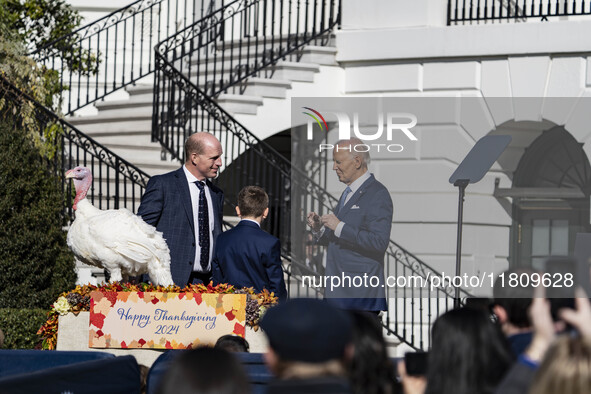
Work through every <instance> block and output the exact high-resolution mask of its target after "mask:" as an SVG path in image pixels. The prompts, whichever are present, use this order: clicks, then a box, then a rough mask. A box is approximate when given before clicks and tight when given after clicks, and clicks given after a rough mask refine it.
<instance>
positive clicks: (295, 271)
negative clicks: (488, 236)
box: [0, 0, 467, 349]
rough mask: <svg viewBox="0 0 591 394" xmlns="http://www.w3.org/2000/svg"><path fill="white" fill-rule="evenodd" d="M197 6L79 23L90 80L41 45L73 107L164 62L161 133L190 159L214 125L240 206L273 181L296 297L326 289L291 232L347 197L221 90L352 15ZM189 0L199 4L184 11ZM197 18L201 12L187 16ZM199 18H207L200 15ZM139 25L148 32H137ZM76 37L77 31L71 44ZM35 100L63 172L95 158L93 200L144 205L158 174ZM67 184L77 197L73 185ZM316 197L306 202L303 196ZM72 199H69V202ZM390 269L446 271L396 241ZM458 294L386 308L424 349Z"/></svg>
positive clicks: (401, 333)
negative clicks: (195, 136) (298, 163)
mask: <svg viewBox="0 0 591 394" xmlns="http://www.w3.org/2000/svg"><path fill="white" fill-rule="evenodd" d="M191 4H192V3H190V2H187V1H184V2H183V1H182V0H178V1H173V0H162V1H158V0H154V1H151V2H148V1H137V2H135V3H133V4H131V5H130V6H127V7H125V8H123V9H121V10H119V11H116V12H115V13H113V14H111V15H109V16H108V17H105V18H103V19H101V20H99V21H97V22H95V23H93V24H91V25H89V26H86V27H84V28H82V29H79V30H78V31H77V32H75V34H77V35H78V36H77V40H74V41H75V42H76V43H77V44H76V45H78V47H77V51H76V53H83V52H84V51H85V50H86V51H88V52H90V53H94V54H95V55H96V59H94V58H93V57H89V58H88V59H90V60H87V61H89V62H93V64H87V69H96V70H97V73H96V74H94V75H92V76H90V77H80V78H77V77H76V73H75V72H73V71H71V69H70V68H69V65H68V62H67V61H66V60H64V59H62V58H61V57H60V54H59V51H58V50H54V49H52V48H54V47H58V46H59V42H54V43H53V47H52V46H51V45H50V46H48V47H46V48H43V49H42V50H39V51H36V52H35V56H36V57H37V59H38V60H40V62H42V63H43V64H45V65H46V66H47V67H50V68H53V69H56V70H58V72H59V74H60V78H61V79H60V80H61V83H62V85H63V87H65V88H67V90H65V93H64V97H63V98H64V102H65V112H66V113H72V112H73V111H76V110H77V109H80V108H82V107H84V106H86V105H88V104H91V103H93V102H95V101H97V100H99V99H102V98H104V97H105V96H106V95H108V94H110V93H112V92H114V91H116V90H118V89H121V88H123V87H125V86H127V85H129V84H131V83H133V82H135V81H137V80H138V79H139V78H142V77H144V76H146V75H148V74H150V73H151V72H152V71H153V70H154V71H155V77H154V78H155V86H154V113H153V130H152V131H153V138H154V139H155V140H158V141H160V142H161V143H162V144H163V146H164V147H165V148H166V149H167V150H168V151H169V152H171V154H172V155H173V157H176V158H177V159H179V160H181V158H182V157H183V152H182V145H183V142H184V140H185V138H186V137H188V136H189V135H190V134H192V133H194V132H196V131H209V132H211V133H212V134H214V135H215V136H216V137H217V138H218V139H219V140H220V141H221V142H222V145H223V148H224V157H223V160H224V165H225V166H226V168H225V170H224V171H223V172H222V173H221V174H220V177H219V179H218V180H217V182H218V183H219V184H220V186H222V188H223V189H224V190H225V194H226V197H227V198H226V200H227V202H228V203H229V204H228V207H231V205H232V202H234V201H235V195H236V194H237V192H238V191H239V189H240V188H241V187H242V186H244V185H247V184H259V185H261V186H263V187H264V188H265V189H266V190H267V191H268V193H269V196H270V207H271V214H270V218H269V220H268V221H267V222H266V224H265V225H266V228H267V230H268V231H269V232H271V233H273V234H275V235H276V236H278V237H279V238H280V239H281V242H282V246H283V251H282V252H283V253H282V254H283V256H284V258H286V259H287V260H288V261H289V263H288V264H287V265H286V266H285V270H286V273H287V275H288V276H289V278H290V281H289V282H290V283H291V285H290V296H303V295H306V296H310V295H312V296H318V294H319V292H321V291H322V289H310V288H304V287H302V286H301V281H302V275H317V274H318V272H317V271H315V270H312V269H310V268H309V267H307V266H306V264H305V263H304V254H303V253H302V250H301V247H302V245H291V239H290V234H291V232H292V231H302V229H301V227H298V226H299V224H301V223H303V221H302V215H303V214H305V212H307V210H308V209H314V210H317V211H318V212H322V211H326V210H328V209H331V207H333V206H334V205H335V204H336V199H335V198H334V197H333V196H331V195H330V194H329V193H328V192H326V190H325V189H324V188H323V187H321V186H320V185H318V184H317V183H315V182H314V181H313V180H311V179H310V178H308V177H307V176H306V175H305V174H304V173H303V172H302V171H298V169H293V168H292V167H291V164H290V162H289V159H288V158H286V157H285V156H283V155H282V154H280V153H279V152H277V151H276V150H275V149H273V148H272V147H270V146H269V145H268V144H266V143H265V142H264V141H261V140H260V139H258V138H257V137H256V136H255V135H254V134H253V133H251V132H250V131H249V130H247V129H246V128H244V126H242V125H241V124H240V123H239V122H237V121H236V120H235V119H234V118H233V117H232V116H231V115H229V114H228V113H227V112H226V111H224V110H223V109H222V108H221V107H220V106H219V105H218V104H217V103H216V101H215V97H216V96H217V95H219V94H220V93H223V92H227V91H228V90H229V89H232V90H234V89H236V88H237V87H238V88H240V84H241V82H244V81H245V79H247V78H249V77H253V76H269V74H272V73H273V70H274V66H275V65H276V64H277V62H278V61H280V60H282V59H284V58H286V57H287V56H291V55H294V54H296V55H297V53H298V50H299V49H301V48H302V47H303V46H304V45H306V44H309V43H316V42H321V43H324V42H326V41H327V40H328V37H329V36H330V33H331V31H332V29H334V27H335V26H336V25H337V24H338V22H339V20H340V1H335V0H331V1H322V0H305V1H304V0H284V1H280V0H275V1H272V0H250V1H249V0H241V1H232V2H228V4H225V2H224V1H221V5H220V8H219V9H217V10H213V9H212V8H211V9H207V10H205V11H201V12H197V11H196V10H197V8H196V9H195V10H194V11H191V10H192V8H191ZM202 4H203V2H202ZM211 4H214V2H211ZM217 4H220V2H217ZM183 6H184V7H185V10H187V9H189V11H183V12H179V13H177V11H178V10H181V9H182V8H183ZM201 9H202V10H203V9H204V7H201ZM199 13H200V14H201V15H199ZM181 14H182V15H183V16H182V22H179V19H178V16H179V15H181ZM188 15H191V18H189V19H187V17H188ZM198 16H199V18H198ZM196 19H199V20H198V21H197V22H194V21H195V20H196ZM189 21H191V22H194V23H189ZM179 23H180V26H179V25H178V24H179ZM93 26H94V27H93ZM138 26H139V27H138ZM164 26H166V27H164ZM185 26H186V27H185ZM179 28H182V29H180V31H179ZM138 29H139V30H140V31H141V32H142V33H143V34H137V33H136V30H138ZM177 31H178V33H177ZM172 33H175V34H174V35H172ZM164 37H167V38H166V39H165V40H164V41H162V42H161V43H160V44H158V46H157V48H156V51H155V52H152V51H151V50H150V48H151V46H152V45H153V44H154V43H155V42H157V41H159V40H160V39H162V38H164ZM71 41H72V39H71V37H70V38H69V41H68V42H71ZM0 89H2V94H4V95H5V96H6V97H9V96H10V97H11V100H12V101H13V102H14V103H15V104H14V105H16V106H18V105H20V104H19V103H22V100H26V101H30V99H29V98H27V97H25V96H23V95H22V94H20V93H19V91H18V90H14V89H15V88H14V87H13V86H12V85H10V84H9V83H8V82H7V81H4V80H1V81H0ZM19 100H20V101H19ZM33 105H34V106H35V108H36V113H38V115H37V118H38V128H39V130H40V131H42V130H43V129H44V128H46V127H48V125H50V124H57V125H59V127H60V128H61V129H63V134H61V135H62V137H60V138H62V140H61V142H60V144H59V145H60V148H61V149H60V155H59V158H55V159H54V163H53V166H54V168H55V171H56V173H58V174H62V176H61V179H62V180H63V171H64V169H66V168H68V167H71V166H73V165H78V164H82V165H87V166H90V167H91V169H92V171H93V173H94V174H95V179H97V178H98V179H97V181H95V186H94V187H93V189H91V193H90V194H89V197H90V199H91V201H93V203H94V204H95V205H97V206H99V207H100V208H103V209H104V208H117V207H129V208H130V209H131V210H133V211H135V209H136V206H135V205H134V204H135V203H136V197H137V196H138V195H141V193H142V192H143V189H144V187H145V185H146V183H147V175H146V174H145V173H143V172H141V170H139V169H137V168H135V167H134V166H133V165H131V164H129V163H127V162H126V161H124V160H122V159H120V158H118V157H117V156H116V155H114V154H113V153H112V152H110V151H109V150H108V149H106V148H103V147H102V146H100V144H98V143H96V142H95V141H94V140H92V139H91V138H89V137H86V136H85V135H84V134H83V133H81V132H79V131H78V130H77V129H76V128H75V127H73V126H71V125H70V124H68V123H67V122H65V121H63V120H61V119H59V118H58V117H57V116H56V115H55V114H53V113H52V112H51V111H49V110H47V109H45V108H44V107H41V106H39V105H38V104H36V103H34V104H33ZM97 174H99V175H97ZM121 177H123V179H124V181H123V182H124V184H125V182H127V183H128V184H129V185H130V186H129V187H130V188H129V189H128V188H127V186H126V187H123V188H122V187H121V186H115V185H120V184H121ZM114 179H117V180H118V182H115V181H114ZM64 187H65V189H66V192H67V195H68V196H69V198H71V192H70V189H68V188H69V187H70V185H69V184H64ZM125 193H127V195H126V194H125ZM304 194H306V195H307V197H306V199H305V201H303V200H298V199H297V198H296V199H294V198H293V196H294V195H304ZM70 206H71V201H68V203H67V208H68V209H69V208H70ZM228 207H227V208H228ZM385 267H386V275H394V276H396V275H419V276H421V277H423V278H426V277H429V276H430V275H431V276H440V274H439V273H437V272H436V271H434V270H433V269H432V268H431V267H429V266H428V265H427V264H425V263H423V262H422V261H420V260H419V259H418V258H417V257H415V256H413V255H412V254H411V253H409V252H408V251H406V250H404V249H403V248H401V247H400V246H399V245H397V244H396V243H394V242H392V241H391V242H390V245H389V248H388V251H387V253H386V261H385ZM463 294H464V295H467V293H463ZM453 296H454V293H453V289H451V288H449V287H445V286H438V287H434V288H431V287H426V288H416V289H415V288H412V287H411V288H408V289H406V288H405V289H397V288H388V289H387V297H388V299H389V300H390V302H395V303H396V305H391V306H390V308H389V311H388V313H387V314H386V316H385V325H386V328H387V329H388V332H389V333H391V334H393V335H395V336H397V337H398V338H399V339H400V340H401V341H403V342H405V343H407V344H408V345H410V346H411V347H413V348H416V349H419V348H424V347H425V343H426V338H425V337H424V335H425V333H426V332H427V331H428V327H429V326H430V324H431V323H432V322H433V320H434V319H435V318H436V317H437V316H438V315H439V314H440V313H441V312H443V311H444V310H447V309H448V308H450V307H451V306H452V305H453Z"/></svg>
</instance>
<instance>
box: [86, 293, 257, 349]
mask: <svg viewBox="0 0 591 394" xmlns="http://www.w3.org/2000/svg"><path fill="white" fill-rule="evenodd" d="M245 324H246V295H245V294H199V293H157V292H107V293H103V292H100V291H96V292H93V293H92V294H91V303H90V328H89V347H93V348H148V349H187V348H195V347H196V346H198V345H202V344H213V343H215V341H216V340H217V339H218V338H219V337H220V336H222V335H226V334H235V335H240V336H242V337H244V334H245Z"/></svg>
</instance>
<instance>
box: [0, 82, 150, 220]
mask: <svg viewBox="0 0 591 394" xmlns="http://www.w3.org/2000/svg"><path fill="white" fill-rule="evenodd" d="M0 99H2V103H3V104H2V105H3V107H2V108H0V116H11V117H13V118H14V119H15V120H17V121H19V116H20V115H19V114H20V110H19V109H20V108H22V107H23V106H29V107H31V108H33V114H34V120H35V121H34V122H32V123H31V122H27V127H32V128H34V129H35V130H36V131H37V132H38V133H39V135H41V136H43V135H44V132H45V131H46V130H47V129H48V128H50V127H51V128H53V130H54V132H55V133H56V134H57V139H56V141H55V148H56V149H55V154H53V155H52V157H51V159H49V160H48V165H49V168H50V169H51V172H52V173H53V174H54V175H56V177H57V178H58V179H59V180H60V182H61V183H62V188H63V190H64V192H65V196H66V201H65V206H64V213H65V214H66V215H68V216H69V217H70V218H72V217H73V212H72V204H73V194H72V189H71V187H72V182H69V181H68V180H67V179H65V176H64V174H65V171H67V170H68V169H70V168H73V167H76V166H85V167H88V168H90V170H91V171H92V175H93V179H94V180H93V185H92V187H91V188H90V190H89V192H88V194H87V198H88V199H89V200H90V202H92V203H93V205H95V206H96V207H97V208H100V209H111V208H114V209H117V208H128V209H129V210H131V211H132V212H135V211H136V209H137V207H138V206H137V205H138V203H139V199H140V197H141V195H142V193H143V191H144V189H145V187H146V185H147V183H148V180H149V178H150V176H149V175H148V174H146V173H145V172H144V171H142V170H140V169H139V168H137V167H136V166H134V165H133V164H131V163H129V162H127V161H126V160H124V159H122V158H121V157H119V156H118V155H117V154H115V153H114V152H112V151H111V150H109V149H108V148H106V147H104V146H102V145H101V144H99V143H98V142H96V141H95V140H94V139H92V138H91V137H89V136H87V135H86V134H84V133H83V132H81V131H80V130H78V129H77V128H76V127H74V126H72V125H71V124H70V123H68V122H67V121H65V120H64V119H62V118H60V117H59V116H57V115H56V114H55V113H54V112H52V111H51V110H49V109H47V108H45V107H44V106H42V105H41V104H39V103H38V102H36V101H35V100H34V99H32V98H31V97H29V96H28V95H26V94H25V93H23V92H22V91H20V90H19V89H18V88H17V87H15V86H14V85H13V84H12V83H10V82H9V81H8V80H7V79H6V78H5V77H4V76H2V75H0Z"/></svg>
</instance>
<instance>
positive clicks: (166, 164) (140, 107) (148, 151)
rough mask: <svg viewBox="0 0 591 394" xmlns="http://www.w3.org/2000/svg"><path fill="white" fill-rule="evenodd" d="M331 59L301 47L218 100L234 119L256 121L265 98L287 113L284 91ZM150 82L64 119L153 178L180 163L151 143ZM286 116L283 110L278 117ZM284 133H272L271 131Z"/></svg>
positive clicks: (321, 50)
mask: <svg viewBox="0 0 591 394" xmlns="http://www.w3.org/2000/svg"><path fill="white" fill-rule="evenodd" d="M335 55H336V49H335V48H332V47H319V46H308V47H304V48H303V49H302V50H301V51H300V53H298V54H297V56H298V57H299V58H300V60H301V61H300V62H294V61H279V62H277V64H276V65H275V66H272V67H270V68H269V70H265V72H264V74H267V76H269V78H261V77H253V78H249V79H247V80H245V81H244V82H242V83H241V84H240V86H238V87H237V89H233V90H235V91H240V92H242V94H238V93H235V94H231V93H228V94H220V95H219V97H218V99H217V101H218V103H219V104H220V105H221V106H222V107H223V108H224V109H225V110H226V111H228V112H229V113H230V114H232V115H233V116H238V117H239V116H240V115H255V116H256V115H257V113H260V112H261V108H260V107H263V106H265V104H266V102H267V100H265V99H272V101H271V103H273V102H275V105H276V102H277V101H284V102H285V103H283V104H284V105H283V106H284V107H285V108H289V102H288V101H289V96H292V95H293V94H288V91H289V90H292V89H293V88H294V86H295V85H297V84H298V83H302V82H303V83H305V84H309V85H312V84H313V83H314V81H315V77H316V76H317V74H319V73H320V71H321V67H322V66H329V68H337V66H336V61H335ZM261 74H263V73H261ZM151 82H152V81H151V78H148V79H147V80H146V82H145V83H138V84H136V85H135V86H129V87H127V88H126V92H127V93H128V94H129V98H127V99H120V98H119V99H116V100H108V98H107V99H106V100H105V101H101V102H98V103H96V104H95V108H96V109H97V110H98V114H97V115H86V116H73V117H70V118H69V119H68V120H69V121H70V122H71V123H72V124H73V125H75V126H76V127H77V128H79V129H80V130H81V131H82V132H84V133H86V134H88V135H89V136H90V137H92V138H94V139H95V140H97V141H98V142H99V143H100V144H102V145H104V146H106V147H107V148H109V149H111V150H112V151H114V152H115V153H116V154H118V155H119V156H121V157H122V158H123V159H125V160H127V161H129V162H130V163H132V164H134V165H136V166H137V167H139V168H140V169H142V170H143V171H145V172H146V173H148V174H150V175H157V174H162V173H165V172H168V171H172V170H175V169H177V168H178V167H179V165H180V163H179V162H178V161H171V160H170V156H169V155H167V154H166V153H164V152H163V150H162V148H161V146H160V144H159V143H157V142H151V128H152V111H153V102H152V98H153V86H152V84H151ZM307 90H309V89H307ZM325 91H326V90H324V92H325ZM289 93H294V92H289ZM118 97H121V94H118ZM271 105H273V104H271ZM263 112H264V111H263ZM289 113H290V112H289V110H288V111H287V112H285V113H284V114H283V116H284V117H285V116H286V115H287V114H289ZM251 119H252V117H251ZM257 122H261V123H265V120H264V119H258V120H257ZM283 126H284V125H283ZM283 126H281V127H283ZM266 128H268V126H267V127H266ZM283 129H284V127H283ZM283 129H277V130H275V132H279V131H282V130H283ZM251 132H253V133H255V135H257V130H256V128H254V129H251ZM264 134H265V135H264V136H260V135H257V136H258V137H259V138H261V139H264V138H266V137H267V136H269V135H270V134H269V133H268V132H266V133H264Z"/></svg>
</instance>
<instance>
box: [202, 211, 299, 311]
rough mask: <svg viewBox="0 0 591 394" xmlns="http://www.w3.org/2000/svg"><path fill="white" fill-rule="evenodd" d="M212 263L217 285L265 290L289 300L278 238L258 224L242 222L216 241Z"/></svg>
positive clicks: (214, 279)
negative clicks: (225, 284)
mask: <svg viewBox="0 0 591 394" xmlns="http://www.w3.org/2000/svg"><path fill="white" fill-rule="evenodd" d="M213 256H214V257H213V260H212V262H211V269H212V276H213V282H214V284H218V283H229V284H231V285H234V286H236V287H253V288H254V289H255V290H257V291H261V290H263V288H266V289H267V290H269V291H272V292H274V293H275V295H276V296H277V297H279V300H281V301H282V300H285V299H286V298H287V290H286V288H285V281H284V280H283V269H282V267H281V246H280V244H279V239H277V238H275V237H274V236H272V235H271V234H269V233H267V232H265V231H264V230H262V229H261V228H260V227H259V226H258V225H257V224H256V223H253V222H251V221H248V220H241V221H240V222H239V223H238V225H237V226H236V227H234V228H233V229H231V230H228V231H226V232H224V233H222V234H220V236H219V237H218V238H217V241H216V245H215V250H214V253H213Z"/></svg>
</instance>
